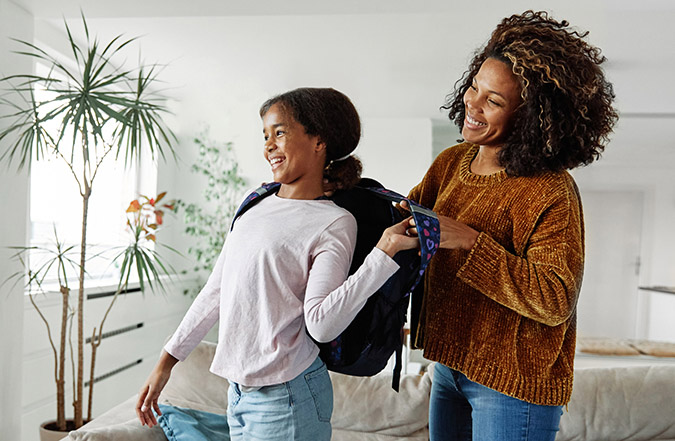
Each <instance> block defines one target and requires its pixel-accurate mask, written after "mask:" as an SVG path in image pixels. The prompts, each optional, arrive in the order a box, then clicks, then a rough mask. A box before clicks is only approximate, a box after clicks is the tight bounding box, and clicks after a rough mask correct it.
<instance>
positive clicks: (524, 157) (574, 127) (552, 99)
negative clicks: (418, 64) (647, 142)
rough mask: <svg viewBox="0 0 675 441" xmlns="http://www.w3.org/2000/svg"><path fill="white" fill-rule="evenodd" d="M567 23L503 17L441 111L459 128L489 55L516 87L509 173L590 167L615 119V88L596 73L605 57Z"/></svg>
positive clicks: (504, 155) (531, 15)
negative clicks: (467, 99) (466, 100)
mask: <svg viewBox="0 0 675 441" xmlns="http://www.w3.org/2000/svg"><path fill="white" fill-rule="evenodd" d="M568 26H569V23H568V22H567V21H565V20H563V21H561V22H558V21H556V20H554V19H552V18H550V17H549V16H548V14H547V13H546V12H543V11H540V12H533V11H526V12H524V13H523V14H521V15H512V16H511V17H508V18H505V19H503V20H502V22H501V23H500V24H499V25H498V26H497V28H496V29H495V30H494V32H493V33H492V36H491V37H490V40H489V41H488V42H487V44H486V45H485V47H484V48H482V50H481V49H479V50H478V51H477V52H476V54H475V56H474V58H473V60H472V61H471V64H470V65H469V69H468V70H467V71H466V72H465V73H464V75H463V77H462V78H461V79H460V80H459V81H457V83H455V90H454V92H453V93H452V94H450V95H448V97H447V98H446V103H445V105H443V106H442V108H443V109H447V110H448V111H449V113H448V117H449V118H450V120H451V121H454V123H455V124H456V125H457V126H459V128H460V130H461V129H462V127H463V125H464V117H465V108H464V102H463V97H464V94H465V92H466V91H467V89H468V88H469V87H470V86H471V81H472V79H473V77H474V76H476V74H477V73H478V70H479V69H480V67H481V65H482V64H483V62H484V61H485V60H486V59H488V58H494V59H497V60H500V61H502V62H504V63H506V65H507V66H509V67H510V68H511V71H512V72H513V73H514V74H515V75H516V77H517V78H518V80H519V82H520V84H521V87H522V91H521V97H522V99H523V102H522V104H521V105H520V107H519V108H518V109H517V110H516V112H515V114H514V116H513V125H512V130H511V132H510V134H509V136H508V138H507V140H506V141H505V143H504V146H503V147H502V149H501V150H500V152H499V161H500V163H501V165H502V166H504V167H506V171H507V173H509V174H510V175H515V176H528V175H534V174H537V173H541V172H544V171H558V170H564V169H571V168H574V167H577V166H580V165H587V164H590V163H591V162H593V161H594V160H596V159H597V158H598V157H599V156H600V154H601V152H602V151H603V150H604V148H605V145H606V144H607V142H608V141H609V134H610V133H611V132H612V127H613V126H614V123H615V122H616V120H617V119H618V115H617V113H616V111H615V110H614V108H613V107H612V102H613V101H614V98H615V95H614V90H613V88H612V84H611V83H610V82H609V81H607V79H606V78H605V75H604V72H603V70H602V69H601V68H600V64H601V63H603V62H604V61H605V57H604V56H603V55H602V54H601V51H600V49H599V48H597V47H594V46H591V45H590V44H588V43H587V42H585V41H584V38H585V37H586V36H587V35H588V32H583V33H579V32H577V31H573V30H570V29H568Z"/></svg>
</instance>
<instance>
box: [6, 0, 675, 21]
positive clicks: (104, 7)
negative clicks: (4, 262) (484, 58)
mask: <svg viewBox="0 0 675 441" xmlns="http://www.w3.org/2000/svg"><path fill="white" fill-rule="evenodd" d="M14 2H15V3H17V4H19V5H21V6H22V7H24V8H25V9H26V10H28V11H29V12H30V13H31V14H32V15H33V16H35V17H36V18H60V17H63V16H65V17H73V16H77V15H79V13H80V9H83V10H84V11H85V12H86V15H87V16H88V17H90V18H104V17H111V18H112V17H215V16H235V15H334V14H382V13H395V14H397V13H433V12H453V11H457V12H472V11H475V12H480V11H485V10H486V9H490V8H491V5H494V7H498V6H503V5H504V3H508V6H509V7H511V8H512V9H514V10H525V9H556V6H559V7H564V8H565V9H569V8H576V9H582V10H590V11H625V12H629V11H637V10H640V11H646V10H651V11H664V10H669V11H672V10H673V9H675V2H674V1H672V0H640V1H636V0H553V1H551V0H549V1H546V2H542V1H539V2H533V1H531V0H530V1H523V0H510V1H508V2H504V0H483V1H480V2H478V1H461V2H460V1H456V0H339V1H337V0H285V1H283V2H281V1H279V0H191V1H185V0H116V1H110V0H14Z"/></svg>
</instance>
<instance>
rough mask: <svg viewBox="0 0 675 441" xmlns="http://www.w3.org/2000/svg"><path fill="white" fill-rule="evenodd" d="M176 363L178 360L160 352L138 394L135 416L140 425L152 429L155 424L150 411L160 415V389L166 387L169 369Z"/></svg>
mask: <svg viewBox="0 0 675 441" xmlns="http://www.w3.org/2000/svg"><path fill="white" fill-rule="evenodd" d="M177 362H178V359H176V358H175V357H174V356H172V355H171V354H169V353H168V352H166V351H162V355H161V357H160V359H159V361H158V362H157V364H156V365H155V367H154V369H153V370H152V372H151V373H150V376H149V377H148V379H147V380H146V381H145V384H144V385H143V387H142V388H141V391H140V393H139V394H138V401H137V402H136V415H137V416H138V419H139V420H140V422H141V425H146V424H147V426H148V427H152V426H154V425H156V424H157V418H155V415H154V414H153V413H152V410H153V409H154V410H155V412H157V415H161V414H162V412H161V411H160V410H159V404H158V403H157V400H158V399H159V394H160V393H161V392H162V389H164V386H166V383H167V382H168V381H169V377H170V376H171V369H172V368H173V366H174V365H175V364H176V363H177Z"/></svg>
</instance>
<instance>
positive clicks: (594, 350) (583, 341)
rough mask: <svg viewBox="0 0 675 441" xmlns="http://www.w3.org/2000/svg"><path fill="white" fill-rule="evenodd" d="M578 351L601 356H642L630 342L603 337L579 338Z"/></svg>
mask: <svg viewBox="0 0 675 441" xmlns="http://www.w3.org/2000/svg"><path fill="white" fill-rule="evenodd" d="M577 351H579V352H586V353H589V354H599V355H640V352H639V351H638V350H637V349H635V348H634V347H632V346H631V345H630V344H629V342H628V340H620V339H616V338H601V337H599V338H596V337H583V338H582V337H579V338H578V339H577Z"/></svg>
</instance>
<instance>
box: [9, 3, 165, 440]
mask: <svg viewBox="0 0 675 441" xmlns="http://www.w3.org/2000/svg"><path fill="white" fill-rule="evenodd" d="M64 24H65V31H66V35H67V44H68V46H69V48H70V49H71V54H70V55H71V60H70V62H64V61H62V59H60V58H59V57H58V56H57V55H54V54H53V53H51V52H50V50H48V49H43V48H40V47H38V46H37V45H35V44H33V43H32V42H29V41H22V40H15V42H16V43H17V44H18V45H19V49H18V50H17V53H18V54H20V55H24V56H26V57H31V58H32V59H34V60H37V61H39V62H40V63H42V64H44V65H47V66H48V68H49V69H48V73H47V74H45V75H38V74H35V73H33V72H29V73H26V74H21V75H13V76H10V77H5V78H0V83H2V84H3V85H4V92H5V93H4V94H3V95H2V96H1V97H0V104H1V105H3V106H4V108H5V109H8V110H7V111H3V112H2V113H0V118H3V119H4V120H6V122H7V123H6V125H5V127H6V128H4V129H3V130H2V131H0V143H1V144H0V146H2V148H3V150H2V154H0V162H6V163H7V164H8V165H15V166H17V167H18V168H23V167H30V164H31V161H35V160H38V161H39V160H43V159H52V160H57V161H62V162H63V163H64V164H65V165H66V166H67V167H68V169H69V170H70V172H71V175H72V177H73V179H74V181H75V183H76V184H77V188H78V190H79V194H80V196H81V201H82V217H81V220H82V222H81V227H82V228H81V238H80V242H79V244H76V245H72V244H71V245H66V244H63V243H61V242H59V240H58V239H57V240H56V248H55V249H54V250H53V253H52V254H53V256H52V260H51V262H52V264H53V265H56V266H55V268H58V270H59V271H58V277H59V291H60V293H61V298H62V316H61V319H60V320H61V322H60V325H59V326H58V328H59V329H60V334H59V338H58V339H54V340H53V343H54V344H53V347H54V351H55V359H56V368H55V383H56V396H57V414H56V426H57V428H58V429H59V430H66V416H65V415H66V412H65V406H66V404H65V396H66V394H65V390H66V388H65V375H64V372H65V368H66V364H65V358H66V357H65V355H66V344H67V342H66V340H67V338H66V335H67V325H68V322H69V320H71V319H72V320H73V323H74V327H75V331H74V333H75V334H76V335H75V338H76V353H75V357H74V358H75V360H74V366H75V367H76V369H75V370H76V372H75V375H74V380H73V381H74V385H73V390H74V396H73V421H72V427H75V428H77V427H80V426H81V425H82V424H83V422H84V412H83V409H84V405H83V403H84V400H83V393H84V371H85V366H84V358H85V357H84V342H85V330H84V299H85V278H86V277H87V271H86V263H87V258H88V255H87V249H88V248H87V226H88V215H89V201H90V198H91V195H92V191H93V189H94V188H95V183H96V177H97V173H98V172H99V171H100V169H101V167H102V166H103V165H104V164H106V163H108V162H112V161H115V160H123V161H124V163H125V164H126V165H129V164H132V163H134V162H135V161H137V160H138V159H139V158H140V157H141V152H142V151H147V152H149V153H150V155H152V157H153V158H154V157H157V156H159V157H162V158H164V157H165V156H166V154H167V153H169V154H170V155H172V156H174V157H175V155H174V150H173V147H172V144H173V143H174V142H175V141H176V138H175V136H174V134H173V132H172V131H171V130H170V129H169V128H168V127H167V125H166V124H165V122H164V119H163V118H164V117H165V116H166V114H167V109H166V107H165V105H164V102H165V99H164V98H163V97H162V96H160V95H158V94H157V93H156V92H154V91H153V88H154V87H155V83H156V81H157V73H158V69H157V67H156V66H149V67H148V66H138V67H134V68H132V69H128V68H125V67H123V65H118V64H116V63H117V61H118V60H119V57H120V55H122V52H124V50H125V49H127V48H130V47H131V46H130V43H132V42H133V41H134V39H133V38H132V39H124V38H122V36H117V37H115V38H113V39H112V40H110V41H108V42H105V43H102V42H100V41H99V40H98V38H96V37H91V36H90V33H89V28H88V26H87V21H86V19H85V17H84V14H83V15H82V24H83V29H84V39H83V41H84V43H80V42H79V41H78V40H77V39H76V38H74V36H73V33H72V32H71V29H70V27H69V26H68V24H67V22H65V23H64ZM71 62H72V63H71ZM38 90H42V91H47V92H48V94H44V93H43V94H40V98H37V95H38V94H37V93H36V91H38ZM157 199H160V198H159V197H158V198H156V199H155V200H153V204H152V205H153V207H155V206H154V204H155V203H156V202H157ZM149 201H150V199H147V201H145V202H147V203H149ZM140 204H141V203H140V202H139V207H140ZM156 208H159V206H157V207H156ZM153 214H154V212H153ZM143 228H145V231H149V230H148V225H145V226H144V227H142V228H141V232H142V231H143ZM150 230H152V229H150ZM148 235H152V233H147V234H143V235H140V234H139V235H138V236H137V237H136V239H135V242H134V243H132V245H130V246H131V250H132V251H129V253H130V254H129V253H127V254H124V253H123V254H122V259H123V261H124V258H125V257H126V258H127V260H126V261H124V262H126V263H123V264H122V265H123V266H122V271H121V276H120V277H121V278H120V284H119V285H118V292H121V291H123V290H124V289H126V284H127V283H128V280H129V278H128V277H129V274H130V273H129V272H130V271H131V270H132V268H133V269H137V270H138V272H139V277H140V279H141V283H142V282H143V280H158V278H159V276H160V275H161V273H163V272H166V269H167V268H166V267H165V266H163V265H162V264H161V261H159V260H157V257H158V255H157V254H154V252H149V253H148V252H146V251H147V250H146V249H142V247H141V242H143V240H146V239H147V238H148V237H147V236H148ZM153 237H154V236H153ZM148 249H149V248H148ZM134 250H136V251H134ZM72 251H76V254H77V258H72V257H70V254H69V253H70V252H72ZM137 251H138V252H139V253H140V254H139V253H136V252H137ZM141 251H142V252H141ZM144 253H145V254H144ZM129 259H131V260H129ZM139 259H141V260H139ZM72 269H75V270H76V272H77V277H76V280H77V285H78V289H77V291H76V295H74V297H75V299H72V300H71V287H70V286H69V285H68V276H67V270H72ZM62 276H63V277H62ZM28 279H29V281H32V282H33V283H36V282H38V281H39V280H40V273H39V271H38V270H35V269H33V270H31V271H29V275H28ZM143 287H144V286H141V288H143ZM114 298H116V296H115V297H114ZM73 300H74V305H73ZM113 302H114V300H113ZM104 321H105V319H103V322H102V323H101V327H102V325H103V323H104ZM100 332H101V329H100V327H99V329H98V331H96V330H94V334H93V335H94V338H92V339H91V340H92V342H94V343H93V345H92V348H93V350H94V351H95V348H96V347H97V345H98V344H100V338H96V336H97V335H100ZM49 338H50V341H52V340H51V339H52V337H51V335H50V337H49ZM94 355H95V354H94ZM92 369H93V363H92ZM90 404H91V403H90Z"/></svg>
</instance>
